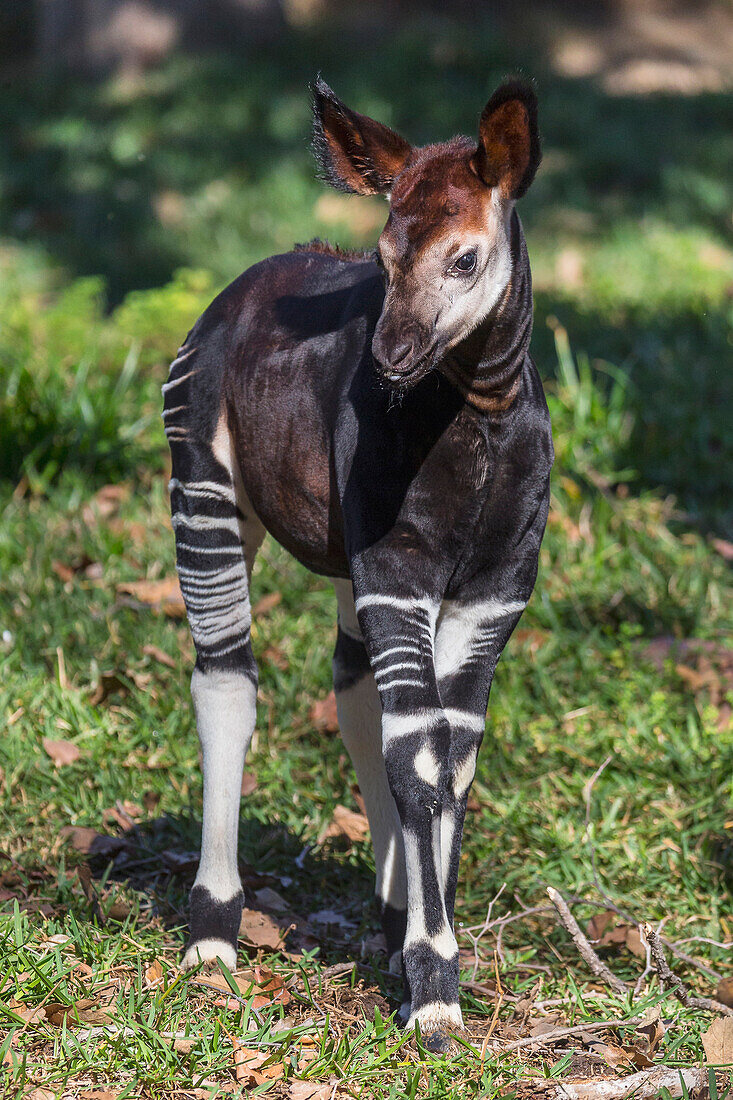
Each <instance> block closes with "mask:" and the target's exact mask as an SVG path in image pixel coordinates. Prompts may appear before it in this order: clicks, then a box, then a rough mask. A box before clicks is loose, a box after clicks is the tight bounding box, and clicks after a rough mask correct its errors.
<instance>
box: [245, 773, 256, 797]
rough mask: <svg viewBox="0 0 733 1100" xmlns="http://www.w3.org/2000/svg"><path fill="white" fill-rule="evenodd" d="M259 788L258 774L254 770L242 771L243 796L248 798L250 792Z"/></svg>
mask: <svg viewBox="0 0 733 1100" xmlns="http://www.w3.org/2000/svg"><path fill="white" fill-rule="evenodd" d="M256 789H257V776H256V775H253V774H252V772H242V798H246V797H247V795H248V794H252V791H254V790H256Z"/></svg>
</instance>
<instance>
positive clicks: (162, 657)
mask: <svg viewBox="0 0 733 1100" xmlns="http://www.w3.org/2000/svg"><path fill="white" fill-rule="evenodd" d="M143 653H144V654H145V655H146V656H147V657H152V658H153V660H155V661H157V662H158V663H159V664H161V665H166V666H167V667H168V668H175V667H176V662H175V661H174V660H173V658H172V657H170V656H169V655H168V654H167V653H166V651H165V650H164V649H161V648H160V646H157V645H144V646H143Z"/></svg>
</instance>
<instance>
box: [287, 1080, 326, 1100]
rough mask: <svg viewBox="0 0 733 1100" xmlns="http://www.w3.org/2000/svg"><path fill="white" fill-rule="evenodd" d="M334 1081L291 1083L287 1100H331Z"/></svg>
mask: <svg viewBox="0 0 733 1100" xmlns="http://www.w3.org/2000/svg"><path fill="white" fill-rule="evenodd" d="M335 1084H336V1079H335V1078H333V1077H332V1078H331V1079H330V1080H329V1081H327V1082H325V1083H321V1082H318V1081H292V1082H291V1084H290V1091H289V1093H288V1100H331V1097H332V1096H333V1090H334V1085H335Z"/></svg>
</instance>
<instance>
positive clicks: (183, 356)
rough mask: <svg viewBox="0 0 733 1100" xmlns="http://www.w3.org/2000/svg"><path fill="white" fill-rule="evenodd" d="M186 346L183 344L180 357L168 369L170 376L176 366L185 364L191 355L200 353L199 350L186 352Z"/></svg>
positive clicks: (193, 349)
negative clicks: (196, 352)
mask: <svg viewBox="0 0 733 1100" xmlns="http://www.w3.org/2000/svg"><path fill="white" fill-rule="evenodd" d="M185 346H186V345H185V344H183V345H182V347H180V348H179V349H178V355H177V356H176V358H175V359H174V360H173V362H172V363H171V365H170V366H169V368H168V373H169V374H170V372H171V371H172V370H173V368H174V367H175V366H177V365H178V364H179V363H183V362H185V360H186V359H188V357H189V355H193V353H194V352H195V351H198V348H189V349H188V351H184V350H183V348H184V347H185Z"/></svg>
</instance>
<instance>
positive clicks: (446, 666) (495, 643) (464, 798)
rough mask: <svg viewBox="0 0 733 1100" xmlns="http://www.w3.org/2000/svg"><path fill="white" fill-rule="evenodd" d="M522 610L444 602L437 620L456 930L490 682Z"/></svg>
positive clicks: (445, 859) (448, 878)
mask: <svg viewBox="0 0 733 1100" xmlns="http://www.w3.org/2000/svg"><path fill="white" fill-rule="evenodd" d="M523 607H524V601H520V600H475V601H466V602H463V601H460V602H459V601H456V600H445V601H444V602H443V605H442V607H441V610H440V615H439V617H438V625H437V631H436V640H435V672H436V676H437V679H438V688H439V691H440V697H441V701H442V703H443V706H444V708H445V713H446V716H447V717H448V719H449V721H450V725H451V748H450V765H449V771H450V777H449V781H448V784H447V787H446V791H445V795H444V799H443V807H442V815H441V852H442V874H443V885H444V889H445V904H446V910H447V912H448V917H449V920H450V922H451V925H452V923H453V914H454V909H455V898H456V886H457V882H458V870H459V863H460V858H461V840H462V837H463V824H464V820H465V816H466V804H467V802H468V794H469V791H470V789H471V783H472V782H473V777H474V774H475V771H476V759H477V757H478V751H479V748H480V745H481V741H482V739H483V734H484V724H485V716H486V708H487V706H488V701H489V691H490V689H491V681H492V679H493V675H494V670H495V668H496V663H497V661H498V659H499V657H500V655H501V652H502V650H503V648H504V646H505V645H506V643H507V640H508V638H509V635H510V634H511V632H512V630H513V629H514V626H515V625H516V623H517V621H518V619H519V616H520V614H521V612H522V608H523Z"/></svg>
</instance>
